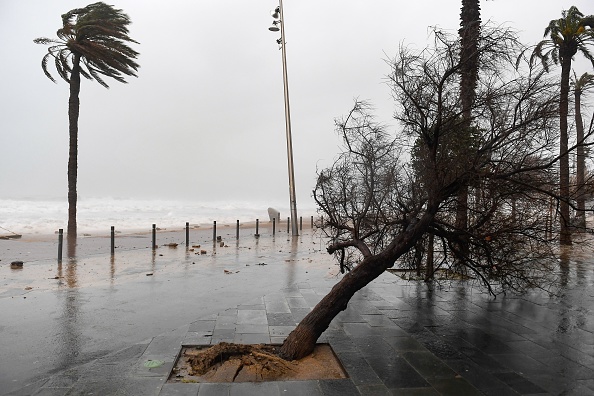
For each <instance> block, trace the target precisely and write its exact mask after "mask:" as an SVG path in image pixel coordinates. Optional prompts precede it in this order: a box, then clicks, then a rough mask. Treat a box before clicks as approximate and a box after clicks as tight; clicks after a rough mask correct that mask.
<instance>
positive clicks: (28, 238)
mask: <svg viewBox="0 0 594 396" xmlns="http://www.w3.org/2000/svg"><path fill="white" fill-rule="evenodd" d="M315 219H316V218H315V216H314V221H315ZM156 226H157V228H156V229H157V232H159V233H167V232H185V230H186V228H185V226H181V227H164V228H161V227H159V224H156ZM216 227H217V231H218V230H219V229H226V230H227V229H231V228H232V229H233V230H236V227H237V223H228V222H222V223H218V222H217V224H216ZM213 228H214V224H213V223H195V224H192V223H190V225H189V230H190V233H192V232H194V231H205V230H212V229H213ZM314 228H315V224H314ZM239 229H240V230H246V229H253V230H254V231H255V229H256V220H253V221H247V222H240V223H239ZM301 229H302V230H310V229H312V227H311V218H307V219H305V218H304V219H303V221H302V227H301ZM259 230H269V231H270V232H269V233H272V221H269V220H264V221H262V220H259ZM286 230H287V221H286V220H281V221H280V223H276V233H282V232H285V233H286ZM11 232H12V231H11ZM151 233H152V229H151V227H148V228H133V227H131V228H122V229H118V228H115V234H116V238H117V237H118V236H120V237H125V236H137V235H151ZM13 234H16V235H20V236H21V237H20V238H8V239H0V241H7V240H10V241H23V242H48V241H54V240H56V241H57V238H58V230H56V231H54V232H53V233H50V232H32V233H26V232H23V233H13ZM13 234H10V233H8V232H0V237H2V236H9V237H10V236H11V235H13ZM110 236H111V230H106V231H103V230H94V231H93V230H84V231H81V232H79V233H78V234H77V238H91V237H92V238H109V237H110ZM64 239H66V229H64Z"/></svg>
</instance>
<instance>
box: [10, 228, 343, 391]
mask: <svg viewBox="0 0 594 396" xmlns="http://www.w3.org/2000/svg"><path fill="white" fill-rule="evenodd" d="M254 231H255V229H252V230H250V228H243V229H242V230H240V238H239V240H237V239H236V238H235V227H234V226H227V227H225V226H219V227H217V235H220V236H221V237H222V241H223V246H222V247H221V246H220V245H219V244H218V243H216V244H213V241H212V238H213V235H212V229H198V230H196V229H193V230H191V233H190V245H200V248H194V251H192V250H191V249H192V248H191V247H190V248H188V249H186V246H185V245H184V242H185V231H184V230H178V231H169V230H167V231H160V232H159V233H158V235H157V243H158V244H159V245H160V247H159V248H158V249H156V250H154V251H153V250H152V249H151V248H150V246H151V235H150V233H146V232H145V233H130V234H125V235H121V234H120V235H118V236H117V237H116V246H117V248H116V253H115V255H114V256H113V257H112V256H111V255H110V240H109V237H107V236H90V237H82V238H79V240H78V246H77V251H76V253H77V254H76V257H74V258H68V257H66V251H65V252H64V259H63V261H62V263H61V265H60V264H58V263H57V258H56V252H57V241H50V240H45V241H44V240H40V239H36V240H30V239H26V238H23V239H21V240H8V241H0V249H1V250H0V251H1V253H2V256H1V257H2V261H0V312H2V321H1V323H0V331H1V333H2V337H0V350H2V355H3V360H4V361H8V362H10V364H2V365H0V387H1V388H2V389H3V390H4V389H7V390H8V389H18V388H19V387H22V386H25V385H27V384H28V383H31V382H34V381H35V380H39V379H41V378H45V377H47V376H48V375H49V374H51V373H53V372H56V371H58V370H63V369H67V368H70V367H75V366H77V365H80V364H82V363H84V362H87V361H89V360H92V359H95V358H97V357H100V356H104V355H106V354H107V353H110V352H113V351H115V350H118V349H121V348H123V347H125V346H128V345H130V344H133V343H137V342H140V341H143V340H146V339H147V338H150V337H153V336H155V335H157V334H161V333H163V332H165V331H168V330H171V329H174V328H177V327H179V326H182V325H184V324H187V323H189V322H191V321H193V320H196V319H198V318H200V317H204V316H206V315H209V314H213V313H216V312H219V311H221V310H224V309H226V308H228V307H230V306H237V305H240V304H245V303H248V302H249V301H250V300H253V299H258V298H261V296H263V295H265V294H268V293H272V292H275V291H277V290H280V289H281V288H284V287H287V286H288V285H291V284H293V283H295V282H301V281H306V280H308V279H319V278H321V277H326V278H328V279H337V278H336V277H335V274H336V266H335V265H334V263H333V261H332V257H331V256H330V255H328V254H327V253H326V252H325V244H324V241H323V239H322V238H321V237H320V235H319V234H316V233H312V232H310V230H303V235H301V236H300V237H298V238H292V237H288V236H287V233H286V229H285V230H283V231H282V232H280V233H278V231H277V234H276V235H275V236H274V237H273V236H272V235H271V228H267V227H261V228H260V229H259V233H260V235H261V236H260V237H259V238H256V237H254V235H253V234H254ZM33 239H35V238H33ZM56 239H57V238H56ZM168 243H178V244H179V245H178V247H177V248H170V247H166V246H163V245H165V244H168ZM201 250H205V251H206V254H200V251H201ZM11 260H22V261H24V268H23V269H21V270H14V269H10V261H11ZM262 264H264V265H262Z"/></svg>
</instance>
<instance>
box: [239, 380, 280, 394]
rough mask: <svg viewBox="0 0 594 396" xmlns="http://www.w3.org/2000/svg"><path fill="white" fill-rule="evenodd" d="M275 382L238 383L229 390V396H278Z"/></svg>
mask: <svg viewBox="0 0 594 396" xmlns="http://www.w3.org/2000/svg"><path fill="white" fill-rule="evenodd" d="M278 394H279V389H278V385H277V383H276V382H239V383H234V384H233V386H231V388H230V389H229V396H278Z"/></svg>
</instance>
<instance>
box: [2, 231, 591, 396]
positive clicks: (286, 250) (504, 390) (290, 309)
mask: <svg viewBox="0 0 594 396" xmlns="http://www.w3.org/2000/svg"><path fill="white" fill-rule="evenodd" d="M233 242H234V241H232V240H230V241H228V242H227V244H228V245H231V246H229V247H228V248H220V247H218V245H217V248H216V249H217V250H216V254H213V253H214V251H211V252H210V253H209V254H208V255H206V256H205V257H201V255H191V254H188V253H192V252H185V249H180V248H178V249H171V250H164V249H163V248H160V249H158V250H157V252H158V253H157V255H156V257H154V261H153V258H152V257H149V259H146V258H144V259H139V253H140V254H144V253H146V252H144V251H143V252H136V251H135V252H130V253H129V255H130V258H126V255H125V254H124V253H120V254H118V255H116V264H115V270H113V271H112V269H111V266H110V265H109V260H108V259H107V264H106V258H105V257H104V256H101V255H98V256H94V257H90V258H88V259H85V260H87V261H84V260H83V261H82V262H83V265H81V259H78V261H77V263H76V273H77V276H75V277H73V276H70V277H69V276H68V271H69V269H68V267H67V265H66V264H63V268H62V274H63V278H61V279H57V280H56V279H54V280H51V281H53V282H59V281H61V282H62V283H61V284H60V283H56V284H55V285H53V286H49V285H45V286H44V287H42V286H43V285H42V281H41V280H35V279H31V282H33V283H32V284H35V285H37V284H39V286H38V289H32V290H30V291H28V292H27V294H26V295H23V293H21V294H18V293H17V291H16V290H13V289H8V290H5V291H3V292H2V293H1V294H0V312H2V323H1V325H0V326H1V327H0V329H1V331H2V336H1V337H0V347H1V350H2V352H3V353H2V357H3V359H2V364H1V366H0V389H2V391H1V392H0V394H9V395H90V394H94V395H163V396H165V395H194V396H196V395H200V396H204V395H303V394H308V395H312V396H313V395H359V394H361V395H534V394H539V395H541V394H542V395H546V394H550V395H562V394H563V395H594V312H593V311H592V310H593V309H594V264H593V261H592V259H591V258H588V257H586V258H584V257H580V256H577V255H576V256H575V257H573V258H572V259H571V260H568V261H566V262H564V263H562V265H561V267H560V276H561V281H562V288H561V290H560V293H559V294H558V295H555V296H550V295H549V294H547V293H545V292H532V293H529V294H527V295H524V296H510V295H507V296H500V297H498V298H497V299H493V298H491V297H489V296H487V295H485V294H483V293H481V292H480V291H479V290H475V289H472V288H469V287H468V286H466V287H462V286H461V285H458V284H443V285H441V287H439V285H437V286H435V287H433V288H428V287H427V285H425V284H423V283H417V282H407V281H404V280H402V279H400V278H399V277H397V276H395V275H393V274H390V273H386V274H383V275H382V276H381V277H380V278H379V279H377V280H376V281H374V282H372V283H371V284H370V285H368V286H367V287H366V288H364V289H363V290H361V291H359V292H358V293H357V294H356V295H355V296H354V297H353V299H352V300H351V302H350V303H349V306H348V308H347V310H346V311H344V312H342V313H341V314H340V315H338V316H337V317H336V318H335V320H334V321H333V322H332V324H331V326H330V328H329V329H328V330H327V331H326V332H325V333H324V334H323V336H322V338H321V339H320V342H328V343H330V345H331V346H332V348H333V349H334V351H335V353H336V354H337V356H338V358H339V359H340V360H341V362H342V364H343V366H344V368H345V370H346V371H347V373H348V375H349V378H347V379H343V380H319V381H288V382H268V383H238V384H183V383H182V384H170V383H165V381H166V379H167V376H168V373H169V372H170V370H171V368H172V366H173V364H174V359H175V357H176V355H177V353H178V352H179V350H180V347H181V345H195V344H216V343H218V342H220V341H230V342H240V343H270V342H272V343H280V342H282V340H283V339H284V338H285V337H286V335H287V334H288V333H289V332H290V331H291V329H293V328H294V326H295V325H296V323H297V322H298V321H299V320H300V319H301V318H303V316H304V315H306V314H307V312H309V311H310V309H311V308H312V307H313V306H315V304H316V303H317V302H318V301H319V300H320V299H321V298H322V297H323V296H324V295H325V294H326V293H327V292H328V291H329V290H330V288H331V287H332V285H333V284H335V283H336V281H337V278H336V277H334V276H330V274H329V272H328V271H329V268H332V270H334V267H332V266H331V265H330V261H329V257H328V256H327V255H326V254H325V253H323V250H322V248H323V245H322V243H321V241H320V240H319V237H316V236H311V235H305V236H302V237H300V238H299V239H298V240H291V241H289V240H287V238H286V237H285V236H282V237H279V236H277V237H276V238H275V240H272V237H270V236H265V235H264V236H262V237H261V238H259V239H254V238H253V237H250V238H249V239H246V241H245V242H243V239H242V240H240V242H239V243H238V245H237V246H235V245H234V244H232V243H233ZM203 246H206V245H203ZM210 248H211V249H212V246H210ZM211 249H209V250H211ZM149 252H150V251H149ZM158 254H163V256H159V255H158ZM94 260H97V262H95V261H94ZM3 262H4V261H3ZM101 263H103V264H101ZM191 263H196V264H191ZM260 263H265V264H267V265H265V266H262V265H257V264H260ZM37 265H39V266H40V267H39V268H41V267H42V266H43V265H44V264H43V263H41V262H40V263H38V264H37ZM48 265H50V264H48ZM51 265H53V264H51ZM100 265H103V266H104V267H105V268H103V269H101V270H100V269H98V267H99V266H100ZM0 268H2V267H0ZM88 268H92V270H89V269H88ZM225 269H227V270H228V271H230V272H233V273H232V274H225V273H224V270H225ZM50 270H52V271H57V269H55V268H53V269H52V268H50ZM40 271H41V270H40ZM70 271H71V273H72V271H74V270H73V269H70ZM235 271H239V272H235ZM47 272H48V273H49V274H50V275H54V272H51V271H47ZM95 272H96V273H95ZM112 272H113V274H114V275H113V280H112V279H111V275H110V274H111V273H112ZM23 273H24V272H23ZM147 273H153V275H151V276H147V275H146V274H147ZM0 274H1V272H0ZM20 276H24V275H20ZM71 278H75V279H76V280H77V282H78V283H77V284H76V285H72V284H69V279H71ZM2 279H3V284H4V279H5V278H2ZM13 281H14V282H16V280H14V279H13ZM34 281H37V282H38V283H34ZM3 290H4V289H3ZM7 293H8V294H7ZM23 297H27V299H23ZM15 300H18V301H15ZM25 301H26V302H25ZM17 304H18V305H17ZM7 314H8V315H9V316H7ZM5 318H6V319H5ZM40 318H46V319H40ZM46 333H47V337H44V334H46ZM36 350H37V354H35V353H36ZM6 351H8V352H7V353H6ZM157 360H158V361H161V362H163V363H164V364H163V365H162V366H160V367H157V368H147V367H145V363H146V362H148V361H157ZM7 362H8V365H7V364H6V363H7ZM15 379H16V381H15Z"/></svg>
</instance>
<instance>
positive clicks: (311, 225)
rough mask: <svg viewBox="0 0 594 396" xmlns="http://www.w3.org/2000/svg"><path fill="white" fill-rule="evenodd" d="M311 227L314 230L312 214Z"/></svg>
mask: <svg viewBox="0 0 594 396" xmlns="http://www.w3.org/2000/svg"><path fill="white" fill-rule="evenodd" d="M311 229H312V230H313V216H311Z"/></svg>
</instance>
